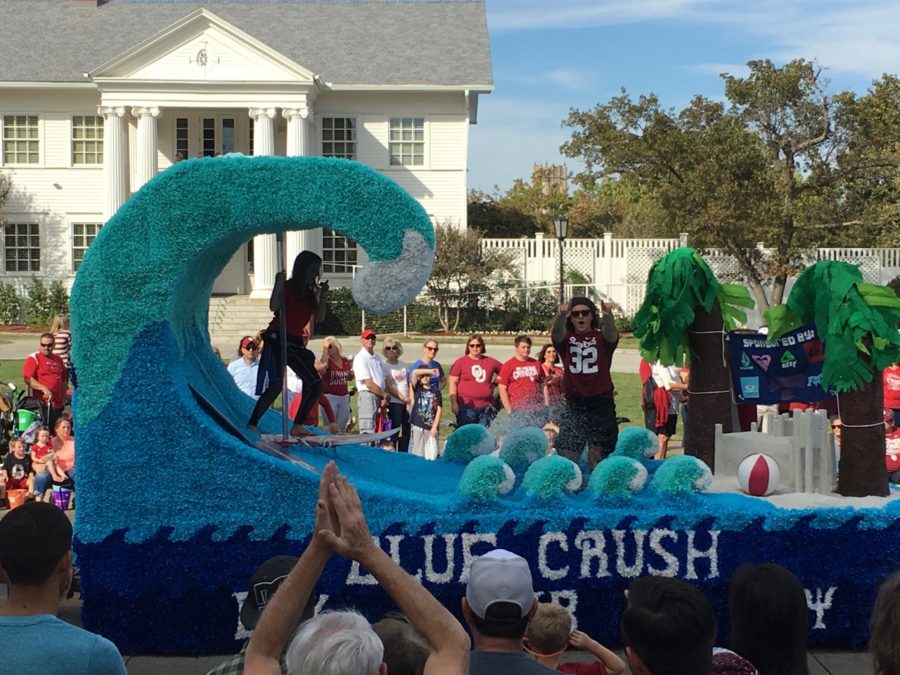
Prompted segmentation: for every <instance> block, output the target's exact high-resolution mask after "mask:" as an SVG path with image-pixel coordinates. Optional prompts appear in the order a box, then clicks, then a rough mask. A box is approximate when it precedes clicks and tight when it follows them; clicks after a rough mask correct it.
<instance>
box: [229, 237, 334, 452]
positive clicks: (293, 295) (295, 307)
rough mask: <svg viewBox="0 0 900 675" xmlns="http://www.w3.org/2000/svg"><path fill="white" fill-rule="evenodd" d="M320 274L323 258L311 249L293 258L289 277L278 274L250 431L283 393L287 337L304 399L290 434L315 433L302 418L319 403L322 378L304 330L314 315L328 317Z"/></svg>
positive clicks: (291, 364)
mask: <svg viewBox="0 0 900 675" xmlns="http://www.w3.org/2000/svg"><path fill="white" fill-rule="evenodd" d="M321 273H322V259H321V258H320V257H319V256H318V255H316V254H315V253H313V252H312V251H303V252H301V253H300V255H298V256H297V258H296V259H295V260H294V269H293V270H292V271H291V278H290V279H288V280H286V281H285V278H284V272H279V273H278V274H277V275H276V276H275V288H273V289H272V297H271V298H269V309H271V310H272V311H273V312H275V316H274V317H273V318H272V321H271V323H270V324H269V327H268V328H267V329H266V331H265V335H264V339H265V342H266V349H265V352H264V353H263V358H264V360H265V362H266V363H265V364H264V365H265V367H260V369H259V377H260V380H258V381H257V383H256V393H258V394H260V397H259V400H258V401H257V402H256V405H255V406H254V408H253V412H252V413H251V414H250V420H249V421H248V422H247V427H248V428H249V429H250V430H251V431H255V430H256V425H257V424H258V423H259V420H260V418H261V417H262V416H263V414H264V413H265V412H266V410H268V409H269V407H270V406H271V405H272V404H273V403H274V402H275V399H276V398H278V394H280V393H281V384H282V381H283V380H282V378H283V377H284V366H285V364H283V363H281V340H282V339H286V340H287V365H288V366H289V367H290V369H291V370H293V371H294V372H295V373H296V374H297V377H299V378H300V380H302V382H303V400H302V401H301V403H300V408H299V409H298V410H297V414H296V415H295V416H294V426H292V427H291V435H292V436H308V435H310V434H312V433H313V432H311V431H308V430H307V429H305V428H304V427H303V420H305V419H306V416H307V415H308V414H309V411H310V409H311V408H312V407H313V406H315V405H316V404H317V403H318V400H319V395H320V394H321V393H322V379H321V378H320V377H319V373H318V372H317V371H316V356H315V354H313V353H312V352H311V351H310V350H309V349H307V348H306V340H305V338H304V331H305V330H306V327H307V325H308V324H309V322H310V320H311V319H312V318H313V315H315V318H316V320H318V321H321V320H322V319H324V318H325V296H326V295H327V293H328V282H327V281H325V282H322V283H321V284H320V283H319V275H320V274H321ZM282 295H283V299H284V309H285V319H286V321H285V324H286V329H287V335H286V336H282V335H281V334H280V332H279V331H280V330H281V323H280V319H281V309H280V308H281V304H282V302H281V301H282ZM266 376H268V378H269V382H268V386H266V387H265V391H262V392H260V389H262V387H261V386H260V385H262V384H264V381H265V377H266Z"/></svg>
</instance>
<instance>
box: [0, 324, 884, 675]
mask: <svg viewBox="0 0 900 675" xmlns="http://www.w3.org/2000/svg"><path fill="white" fill-rule="evenodd" d="M37 337H38V336H37V335H36V334H19V333H2V334H0V361H2V360H8V359H22V358H24V357H25V356H27V355H28V354H30V353H31V352H33V351H34V350H35V344H36V342H37ZM401 340H402V341H403V342H404V347H405V353H404V355H403V356H402V357H401V358H403V359H404V360H405V361H407V362H408V363H411V362H412V361H415V360H416V359H418V358H419V357H420V355H421V344H422V341H423V338H422V337H417V338H416V339H415V340H412V339H403V338H401ZM547 341H549V340H547ZM342 342H343V344H344V350H345V352H346V353H348V354H351V355H352V354H354V353H355V352H356V350H357V342H356V339H355V338H353V337H349V338H344V339H342ZM509 342H510V344H509V345H502V344H489V345H488V353H489V354H490V355H491V356H493V357H494V358H496V359H498V360H499V361H505V360H507V359H509V358H511V357H512V355H513V352H514V348H513V345H512V338H510V340H509ZM542 344H544V338H537V339H535V341H534V349H533V352H534V353H535V354H536V353H537V351H538V349H540V346H541V345H542ZM310 347H311V349H312V350H313V352H314V353H319V352H320V351H321V340H313V341H312V342H311V345H310ZM464 351H465V344H463V343H449V342H444V343H441V344H440V352H439V354H438V357H437V358H438V360H439V361H440V362H441V363H443V364H444V365H445V367H448V368H449V364H451V363H452V362H453V361H455V360H456V359H457V358H459V357H460V356H462V355H463V353H464ZM225 356H226V357H227V356H228V355H225ZM639 360H640V355H639V353H638V351H637V350H636V349H618V350H616V353H615V355H614V357H613V364H612V371H613V372H617V373H637V372H638V361H639ZM5 513H6V511H3V512H0V517H2V515H4V514H5ZM68 514H69V516H70V518H74V515H75V513H74V511H69V512H68ZM5 599H6V586H5V585H3V584H0V601H4V600H5ZM59 616H60V617H61V618H62V619H64V620H65V621H68V622H69V623H72V624H75V625H80V624H81V599H80V598H78V597H76V598H73V599H71V600H66V601H65V602H63V604H62V606H61V607H60V612H59ZM228 656H230V655H228V654H223V655H214V656H201V657H194V656H146V655H141V654H128V655H125V664H126V666H127V668H128V672H129V673H130V674H131V675H157V674H160V673H165V675H188V674H191V675H196V674H198V673H199V674H200V675H202V674H203V673H206V672H207V671H209V670H210V669H212V668H214V667H216V666H218V665H219V664H220V663H222V662H223V661H224V660H225V659H226V658H228ZM567 658H569V657H568V656H567ZM571 658H572V660H590V656H589V655H587V654H584V653H575V654H572V655H571ZM630 672H631V671H630V670H628V671H626V673H630ZM873 674H874V670H873V668H872V659H871V657H870V656H869V654H868V653H865V652H848V651H814V652H811V653H810V654H809V675H873Z"/></svg>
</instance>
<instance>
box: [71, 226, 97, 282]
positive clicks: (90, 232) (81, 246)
mask: <svg viewBox="0 0 900 675" xmlns="http://www.w3.org/2000/svg"><path fill="white" fill-rule="evenodd" d="M101 227H103V224H102V223H72V270H73V271H75V272H77V271H78V268H79V267H80V266H81V261H82V260H84V253H85V251H87V249H88V246H90V245H91V242H92V241H94V239H95V238H96V237H97V233H98V232H100V228H101Z"/></svg>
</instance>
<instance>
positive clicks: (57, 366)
mask: <svg viewBox="0 0 900 675" xmlns="http://www.w3.org/2000/svg"><path fill="white" fill-rule="evenodd" d="M53 326H54V328H55V331H54V332H47V333H43V334H41V335H40V337H39V342H38V345H39V349H38V351H36V352H33V353H31V354H29V355H28V356H26V357H25V360H24V362H23V364H22V378H23V379H24V381H25V383H26V385H27V389H26V390H25V392H23V393H21V394H18V393H17V392H12V393H11V395H10V396H9V397H3V406H2V408H3V409H4V410H3V413H4V416H5V417H6V420H5V424H6V425H7V429H6V432H7V433H8V434H10V436H9V438H8V441H6V444H7V447H6V448H5V450H6V456H5V457H4V458H3V461H2V464H0V508H5V507H8V506H10V505H11V504H10V497H11V494H10V493H11V492H12V491H23V492H24V499H25V500H28V501H31V500H35V501H50V500H51V495H50V492H49V490H50V488H51V487H53V486H59V487H60V488H65V489H67V490H74V487H75V438H74V434H73V425H72V410H71V392H70V390H69V382H70V381H71V378H70V375H71V374H72V372H73V371H72V364H71V361H70V356H69V353H70V349H71V339H72V338H71V333H70V332H69V322H68V317H56V318H55V319H54V321H53ZM20 418H21V419H20ZM21 420H24V422H23V421H21ZM19 494H20V493H19Z"/></svg>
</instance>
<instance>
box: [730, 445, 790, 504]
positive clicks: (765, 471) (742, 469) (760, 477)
mask: <svg viewBox="0 0 900 675" xmlns="http://www.w3.org/2000/svg"><path fill="white" fill-rule="evenodd" d="M737 479H738V485H739V486H740V488H741V490H743V491H744V492H746V493H747V494H749V495H753V496H754V497H765V496H766V495H770V494H772V493H773V492H775V490H776V489H777V488H778V484H779V483H780V482H781V469H780V468H779V467H778V462H776V461H775V460H774V459H772V458H771V457H769V456H768V455H764V454H762V453H761V452H760V453H756V454H754V455H748V456H747V457H745V458H744V459H743V460H742V461H741V463H740V465H739V466H738V470H737Z"/></svg>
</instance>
